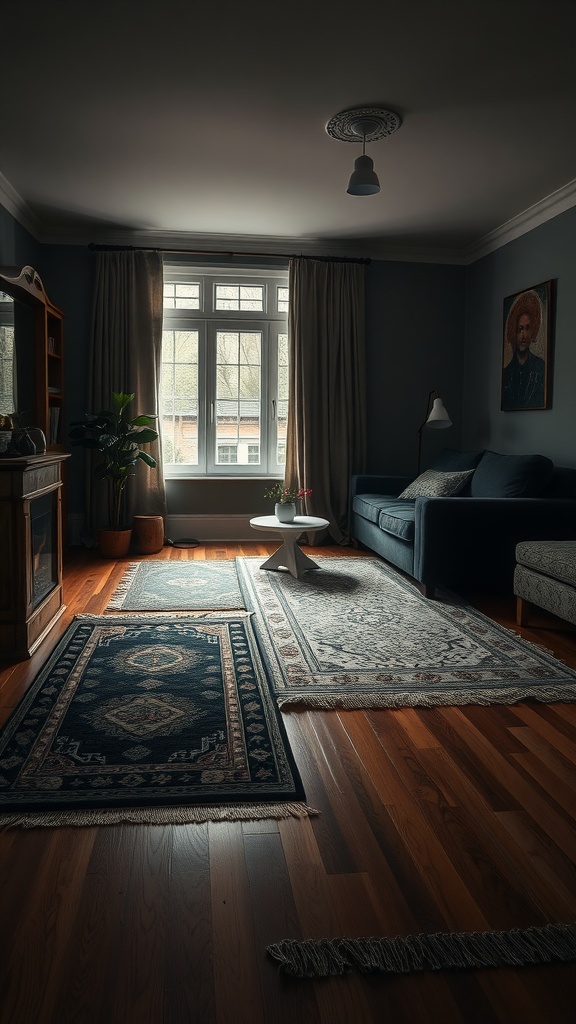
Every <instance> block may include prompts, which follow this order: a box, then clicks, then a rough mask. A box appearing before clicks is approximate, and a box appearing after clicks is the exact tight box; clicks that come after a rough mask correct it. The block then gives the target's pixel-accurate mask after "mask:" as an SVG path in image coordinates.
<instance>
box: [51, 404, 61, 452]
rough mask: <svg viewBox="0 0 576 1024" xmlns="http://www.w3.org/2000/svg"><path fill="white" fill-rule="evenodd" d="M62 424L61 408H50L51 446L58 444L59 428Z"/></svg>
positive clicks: (53, 406) (54, 406) (55, 406)
mask: <svg viewBox="0 0 576 1024" xmlns="http://www.w3.org/2000/svg"><path fill="white" fill-rule="evenodd" d="M59 423H60V407H59V406H57V405H52V406H51V407H50V423H49V436H50V444H57V443H58V426H59Z"/></svg>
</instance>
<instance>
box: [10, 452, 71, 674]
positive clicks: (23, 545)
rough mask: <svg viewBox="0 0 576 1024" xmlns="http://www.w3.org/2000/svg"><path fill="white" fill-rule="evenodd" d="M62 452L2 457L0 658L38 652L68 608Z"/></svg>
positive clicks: (26, 655)
mask: <svg viewBox="0 0 576 1024" xmlns="http://www.w3.org/2000/svg"><path fill="white" fill-rule="evenodd" d="M69 457H70V456H69V455H63V454H60V453H58V452H52V453H47V454H46V455H31V456H29V457H22V458H17V459H6V458H4V459H0V564H1V566H2V572H1V573H0V657H10V658H27V657H30V655H31V654H33V653H34V651H35V650H36V648H37V647H38V645H39V644H40V643H41V641H42V640H43V639H44V637H45V636H46V634H47V633H48V631H49V630H50V629H51V627H52V626H53V625H54V623H55V622H56V620H57V619H58V618H59V617H60V616H61V615H62V612H63V611H64V608H65V605H64V602H63V594H62V501H61V492H62V465H63V463H64V461H65V459H68V458H69Z"/></svg>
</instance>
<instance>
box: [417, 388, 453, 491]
mask: <svg viewBox="0 0 576 1024" xmlns="http://www.w3.org/2000/svg"><path fill="white" fill-rule="evenodd" d="M430 403H432V408H430ZM451 426H452V420H451V419H450V417H449V415H448V413H447V412H446V409H445V408H444V403H443V401H442V399H441V398H440V395H439V394H438V392H437V390H436V388H432V391H430V393H429V395H428V402H427V404H426V416H425V418H424V422H423V424H422V426H421V427H420V429H419V430H418V476H419V475H420V460H421V457H422V431H423V430H424V427H432V428H434V429H435V430H442V429H444V428H445V427H451Z"/></svg>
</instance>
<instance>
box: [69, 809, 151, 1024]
mask: <svg viewBox="0 0 576 1024" xmlns="http://www.w3.org/2000/svg"><path fill="white" fill-rule="evenodd" d="M79 831H80V830H79ZM95 831H96V839H95V842H94V846H93V848H92V852H91V856H90V860H89V863H88V865H87V869H86V876H85V879H84V884H83V887H82V898H81V901H80V904H79V906H78V912H77V914H76V918H75V921H74V928H73V930H72V932H71V934H70V937H69V941H68V946H67V949H66V955H65V958H64V965H63V968H62V972H61V976H60V979H59V990H58V994H57V998H56V1000H55V1003H54V1014H53V1019H54V1021H62V1022H65V1021H66V1022H67V1021H75V1020H81V1021H83V1022H85V1024H98V1022H99V1021H102V1020H106V1021H108V1022H109V1024H121V1019H122V1018H121V1016H120V1012H121V1011H120V1009H119V1006H118V1004H117V1001H116V991H115V990H116V981H117V978H118V975H119V974H124V973H125V972H127V971H128V970H129V965H128V963H129V958H128V950H129V949H130V948H131V947H132V946H133V945H134V943H138V941H139V936H138V935H136V934H135V935H133V936H131V937H130V936H127V935H126V932H125V930H124V920H125V911H126V905H127V901H128V899H129V896H128V893H129V887H130V877H131V874H132V868H133V865H134V861H135V857H134V855H135V849H136V843H137V830H136V829H135V828H128V827H121V826H118V827H113V828H100V829H96V830H95ZM122 1012H123V1011H122Z"/></svg>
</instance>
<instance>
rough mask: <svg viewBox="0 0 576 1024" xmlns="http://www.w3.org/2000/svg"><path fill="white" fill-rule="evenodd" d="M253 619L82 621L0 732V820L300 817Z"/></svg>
mask: <svg viewBox="0 0 576 1024" xmlns="http://www.w3.org/2000/svg"><path fill="white" fill-rule="evenodd" d="M303 800H304V792H303V789H302V783H301V781H300V777H299V774H298V771H297V768H296V765H295V763H294V759H293V757H292V754H291V751H290V748H289V744H288V740H287V737H286V734H285V731H284V726H283V723H282V721H281V717H280V712H279V711H278V709H277V707H276V705H275V703H274V700H273V698H272V696H271V693H270V688H269V685H268V680H267V676H266V671H265V669H264V666H263V665H262V662H261V659H260V657H259V654H258V649H257V646H256V644H255V642H254V637H253V634H252V629H251V626H250V619H249V617H248V616H246V615H244V616H236V617H232V616H227V617H223V616H221V617H220V618H218V617H217V616H214V617H213V616H205V617H195V618H193V617H192V616H185V617H184V616H182V617H177V618H176V619H174V617H171V618H168V617H166V616H149V617H140V618H137V617H128V616H106V617H92V616H78V617H77V618H76V619H75V620H74V621H73V622H72V624H71V625H70V627H69V628H68V630H67V632H66V633H65V635H64V637H63V638H62V640H61V641H60V643H59V645H58V647H57V648H56V650H55V651H54V653H53V654H52V656H51V657H50V658H49V659H48V661H47V663H46V664H45V665H44V667H43V668H42V669H41V671H40V673H39V674H38V676H37V677H36V679H35V681H34V683H33V684H32V686H31V687H30V689H29V690H28V692H27V694H26V696H25V697H24V699H23V700H22V702H21V703H20V705H19V706H18V707H17V708H16V710H15V712H14V713H13V715H12V717H11V718H10V719H9V721H8V723H7V725H6V727H5V728H4V730H3V732H2V735H1V736H0V826H4V827H6V826H9V825H21V826H24V827H31V826H36V825H47V826H53V825H101V824H114V823H116V822H125V821H130V822H133V821H135V822H145V823H176V824H180V823H187V822H198V821H218V820H236V819H247V820H249V819H260V818H283V817H289V816H295V817H304V816H305V815H306V814H308V813H313V812H311V809H310V808H307V807H306V805H305V804H304V803H303Z"/></svg>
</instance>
